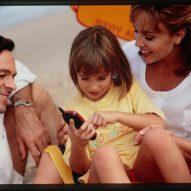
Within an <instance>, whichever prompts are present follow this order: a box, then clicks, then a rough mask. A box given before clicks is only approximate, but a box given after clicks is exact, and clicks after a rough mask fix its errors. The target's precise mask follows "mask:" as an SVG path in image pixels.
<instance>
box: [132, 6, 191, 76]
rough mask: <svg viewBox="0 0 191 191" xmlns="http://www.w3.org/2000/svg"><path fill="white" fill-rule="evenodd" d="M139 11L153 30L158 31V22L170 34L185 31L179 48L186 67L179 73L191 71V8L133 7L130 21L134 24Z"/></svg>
mask: <svg viewBox="0 0 191 191" xmlns="http://www.w3.org/2000/svg"><path fill="white" fill-rule="evenodd" d="M141 11H144V12H146V14H147V15H148V16H149V18H150V21H151V23H152V24H153V27H154V29H155V30H159V28H158V26H159V22H160V23H162V24H164V25H165V26H166V28H167V29H168V30H169V32H170V33H172V34H173V33H176V32H177V31H179V30H180V29H182V28H184V29H185V30H186V35H185V37H184V39H183V40H182V41H181V44H180V45H181V47H182V49H183V51H184V53H185V57H186V60H187V63H186V64H187V65H186V66H185V67H184V68H183V69H182V72H181V70H180V71H179V73H180V74H181V73H183V74H184V73H185V72H186V73H187V72H188V70H189V71H190V70H191V6H190V5H164V6H162V5H133V6H132V8H131V13H130V20H131V21H132V22H133V23H134V21H135V19H136V17H137V16H138V15H139V13H140V12H141ZM177 72H178V71H177Z"/></svg>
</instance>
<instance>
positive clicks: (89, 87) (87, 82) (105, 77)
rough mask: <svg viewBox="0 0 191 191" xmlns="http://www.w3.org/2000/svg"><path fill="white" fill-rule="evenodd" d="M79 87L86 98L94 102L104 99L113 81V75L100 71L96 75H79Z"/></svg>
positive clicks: (81, 73)
mask: <svg viewBox="0 0 191 191" xmlns="http://www.w3.org/2000/svg"><path fill="white" fill-rule="evenodd" d="M77 79H78V86H79V89H80V91H81V92H82V93H83V95H84V96H85V97H87V98H88V99H90V100H92V101H98V100H100V99H102V98H103V97H104V96H105V95H106V94H107V92H108V91H109V89H110V87H111V84H112V79H111V73H107V72H104V71H100V72H99V73H98V74H95V75H90V76H89V75H86V74H84V73H83V72H80V73H77Z"/></svg>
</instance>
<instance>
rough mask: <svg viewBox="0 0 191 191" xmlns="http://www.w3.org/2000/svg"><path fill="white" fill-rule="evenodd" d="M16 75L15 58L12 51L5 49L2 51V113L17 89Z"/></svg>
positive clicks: (0, 101) (0, 78)
mask: <svg viewBox="0 0 191 191" xmlns="http://www.w3.org/2000/svg"><path fill="white" fill-rule="evenodd" d="M15 75H16V68H15V61H14V58H13V56H12V54H11V52H10V51H8V50H4V51H2V52H1V53H0V113H5V111H6V107H7V105H8V103H9V95H10V94H11V92H12V91H13V90H15V89H16V84H15V82H14V76H15Z"/></svg>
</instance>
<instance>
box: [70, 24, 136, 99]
mask: <svg viewBox="0 0 191 191" xmlns="http://www.w3.org/2000/svg"><path fill="white" fill-rule="evenodd" d="M69 69H70V76H71V78H72V80H73V82H74V84H75V86H76V87H77V88H78V80H77V73H79V72H83V73H84V74H86V75H92V74H97V73H98V72H100V71H101V70H104V71H105V72H111V74H117V79H115V80H114V81H113V82H114V84H115V85H116V86H121V94H120V97H119V98H122V97H123V96H124V95H125V94H126V93H127V92H128V91H129V89H130V87H131V84H132V74H131V69H130V66H129V63H128V61H127V58H126V56H125V54H124V53H123V51H122V49H121V47H120V44H119V42H118V40H117V38H116V37H115V36H114V35H113V34H112V33H111V32H110V31H109V30H108V29H106V28H105V27H102V26H92V27H89V28H87V29H85V30H83V31H81V32H80V33H79V34H78V35H77V36H76V38H75V39H74V42H73V44H72V48H71V52H70V59H69Z"/></svg>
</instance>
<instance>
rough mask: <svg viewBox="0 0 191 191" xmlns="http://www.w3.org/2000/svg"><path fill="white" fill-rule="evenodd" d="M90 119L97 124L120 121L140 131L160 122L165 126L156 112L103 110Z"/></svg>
mask: <svg viewBox="0 0 191 191" xmlns="http://www.w3.org/2000/svg"><path fill="white" fill-rule="evenodd" d="M89 121H90V122H91V123H93V124H94V125H95V126H102V125H107V124H109V123H116V122H119V123H122V124H124V125H127V126H129V127H131V128H133V129H135V130H136V131H139V130H141V129H143V128H144V127H146V126H148V125H151V124H159V125H161V126H163V127H164V126H165V122H164V120H163V119H162V118H161V117H159V116H158V115H156V114H154V113H145V114H135V113H127V112H116V111H111V112H108V111H101V112H96V113H94V114H93V115H92V116H91V117H90V118H89Z"/></svg>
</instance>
